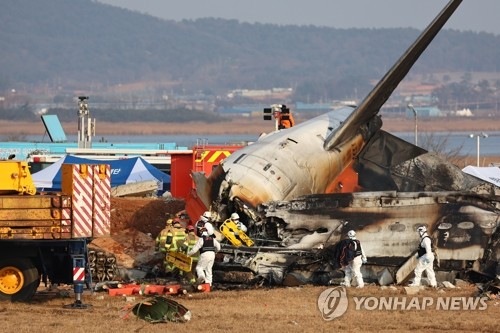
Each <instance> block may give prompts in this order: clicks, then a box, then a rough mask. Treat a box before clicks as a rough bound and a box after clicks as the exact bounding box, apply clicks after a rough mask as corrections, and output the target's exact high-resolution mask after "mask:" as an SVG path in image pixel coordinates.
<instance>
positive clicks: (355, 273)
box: [344, 230, 367, 288]
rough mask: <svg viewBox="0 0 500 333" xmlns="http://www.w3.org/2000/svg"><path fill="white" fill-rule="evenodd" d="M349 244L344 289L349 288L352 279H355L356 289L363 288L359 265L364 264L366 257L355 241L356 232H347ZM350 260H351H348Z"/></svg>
mask: <svg viewBox="0 0 500 333" xmlns="http://www.w3.org/2000/svg"><path fill="white" fill-rule="evenodd" d="M347 237H349V240H350V243H349V246H348V250H347V251H348V253H349V254H348V264H347V266H345V268H344V272H345V276H344V283H345V286H346V287H350V286H351V281H352V278H356V282H357V284H358V285H357V287H356V288H363V287H364V286H365V283H364V281H363V275H362V274H361V265H362V264H364V263H366V261H367V260H366V255H365V252H364V250H363V247H362V246H361V243H360V241H359V240H357V239H356V232H355V231H354V230H349V232H348V233H347ZM351 258H352V260H350V259H351Z"/></svg>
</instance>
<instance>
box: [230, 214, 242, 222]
mask: <svg viewBox="0 0 500 333" xmlns="http://www.w3.org/2000/svg"><path fill="white" fill-rule="evenodd" d="M239 219H240V216H239V215H238V213H232V214H231V220H233V221H238V220H239Z"/></svg>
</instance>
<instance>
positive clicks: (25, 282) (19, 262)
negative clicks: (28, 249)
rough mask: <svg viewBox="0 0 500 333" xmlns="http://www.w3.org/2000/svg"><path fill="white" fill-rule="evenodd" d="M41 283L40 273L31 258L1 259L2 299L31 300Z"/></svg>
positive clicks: (0, 282) (14, 300) (0, 294)
mask: <svg viewBox="0 0 500 333" xmlns="http://www.w3.org/2000/svg"><path fill="white" fill-rule="evenodd" d="M39 285H40V275H39V274H38V270H37V269H36V267H35V265H34V264H33V262H32V261H31V260H30V259H26V258H10V259H1V260H0V300H4V301H11V302H23V301H27V300H29V299H30V298H31V297H33V295H34V294H35V292H36V289H37V288H38V286H39Z"/></svg>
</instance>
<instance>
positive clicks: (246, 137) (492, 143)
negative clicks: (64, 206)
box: [27, 132, 500, 156]
mask: <svg viewBox="0 0 500 333" xmlns="http://www.w3.org/2000/svg"><path fill="white" fill-rule="evenodd" d="M471 133H472V132H454V133H441V132H435V133H432V134H430V133H419V134H418V143H419V145H420V146H421V147H423V148H426V149H427V148H428V147H426V142H427V141H429V140H432V141H433V142H436V143H440V142H446V146H445V148H443V149H444V151H443V152H449V151H454V150H455V149H458V148H460V155H461V156H476V155H477V138H476V137H474V138H470V134H471ZM392 134H393V135H396V136H397V137H399V138H401V139H403V140H405V141H408V142H411V143H414V141H415V136H414V133H413V132H394V133H392ZM474 134H476V133H474ZM486 134H488V137H487V138H480V141H479V143H480V144H479V147H480V154H481V156H483V155H484V156H500V132H487V133H486ZM101 139H104V140H105V141H106V142H113V143H167V142H175V143H176V144H177V146H181V147H188V148H190V147H193V146H194V145H195V144H196V143H197V142H201V141H206V142H207V143H209V144H235V143H242V142H254V141H256V140H257V139H258V136H257V135H251V134H226V135H220V134H218V135H196V134H179V135H128V136H125V135H106V136H102V137H96V138H94V141H95V142H97V141H99V140H101ZM27 140H30V141H35V142H42V141H43V142H48V141H49V140H48V138H47V136H45V137H43V136H28V137H27ZM76 140H77V138H76V136H71V135H69V136H68V141H70V142H76Z"/></svg>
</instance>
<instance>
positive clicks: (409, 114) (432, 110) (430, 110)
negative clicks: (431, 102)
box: [406, 106, 443, 118]
mask: <svg viewBox="0 0 500 333" xmlns="http://www.w3.org/2000/svg"><path fill="white" fill-rule="evenodd" d="M414 109H415V111H417V115H418V117H419V118H431V117H441V116H442V115H443V114H442V112H441V110H439V109H438V108H437V107H436V106H415V107H414ZM414 116H415V115H414V114H413V110H412V109H409V108H407V109H406V118H413V117H414Z"/></svg>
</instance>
